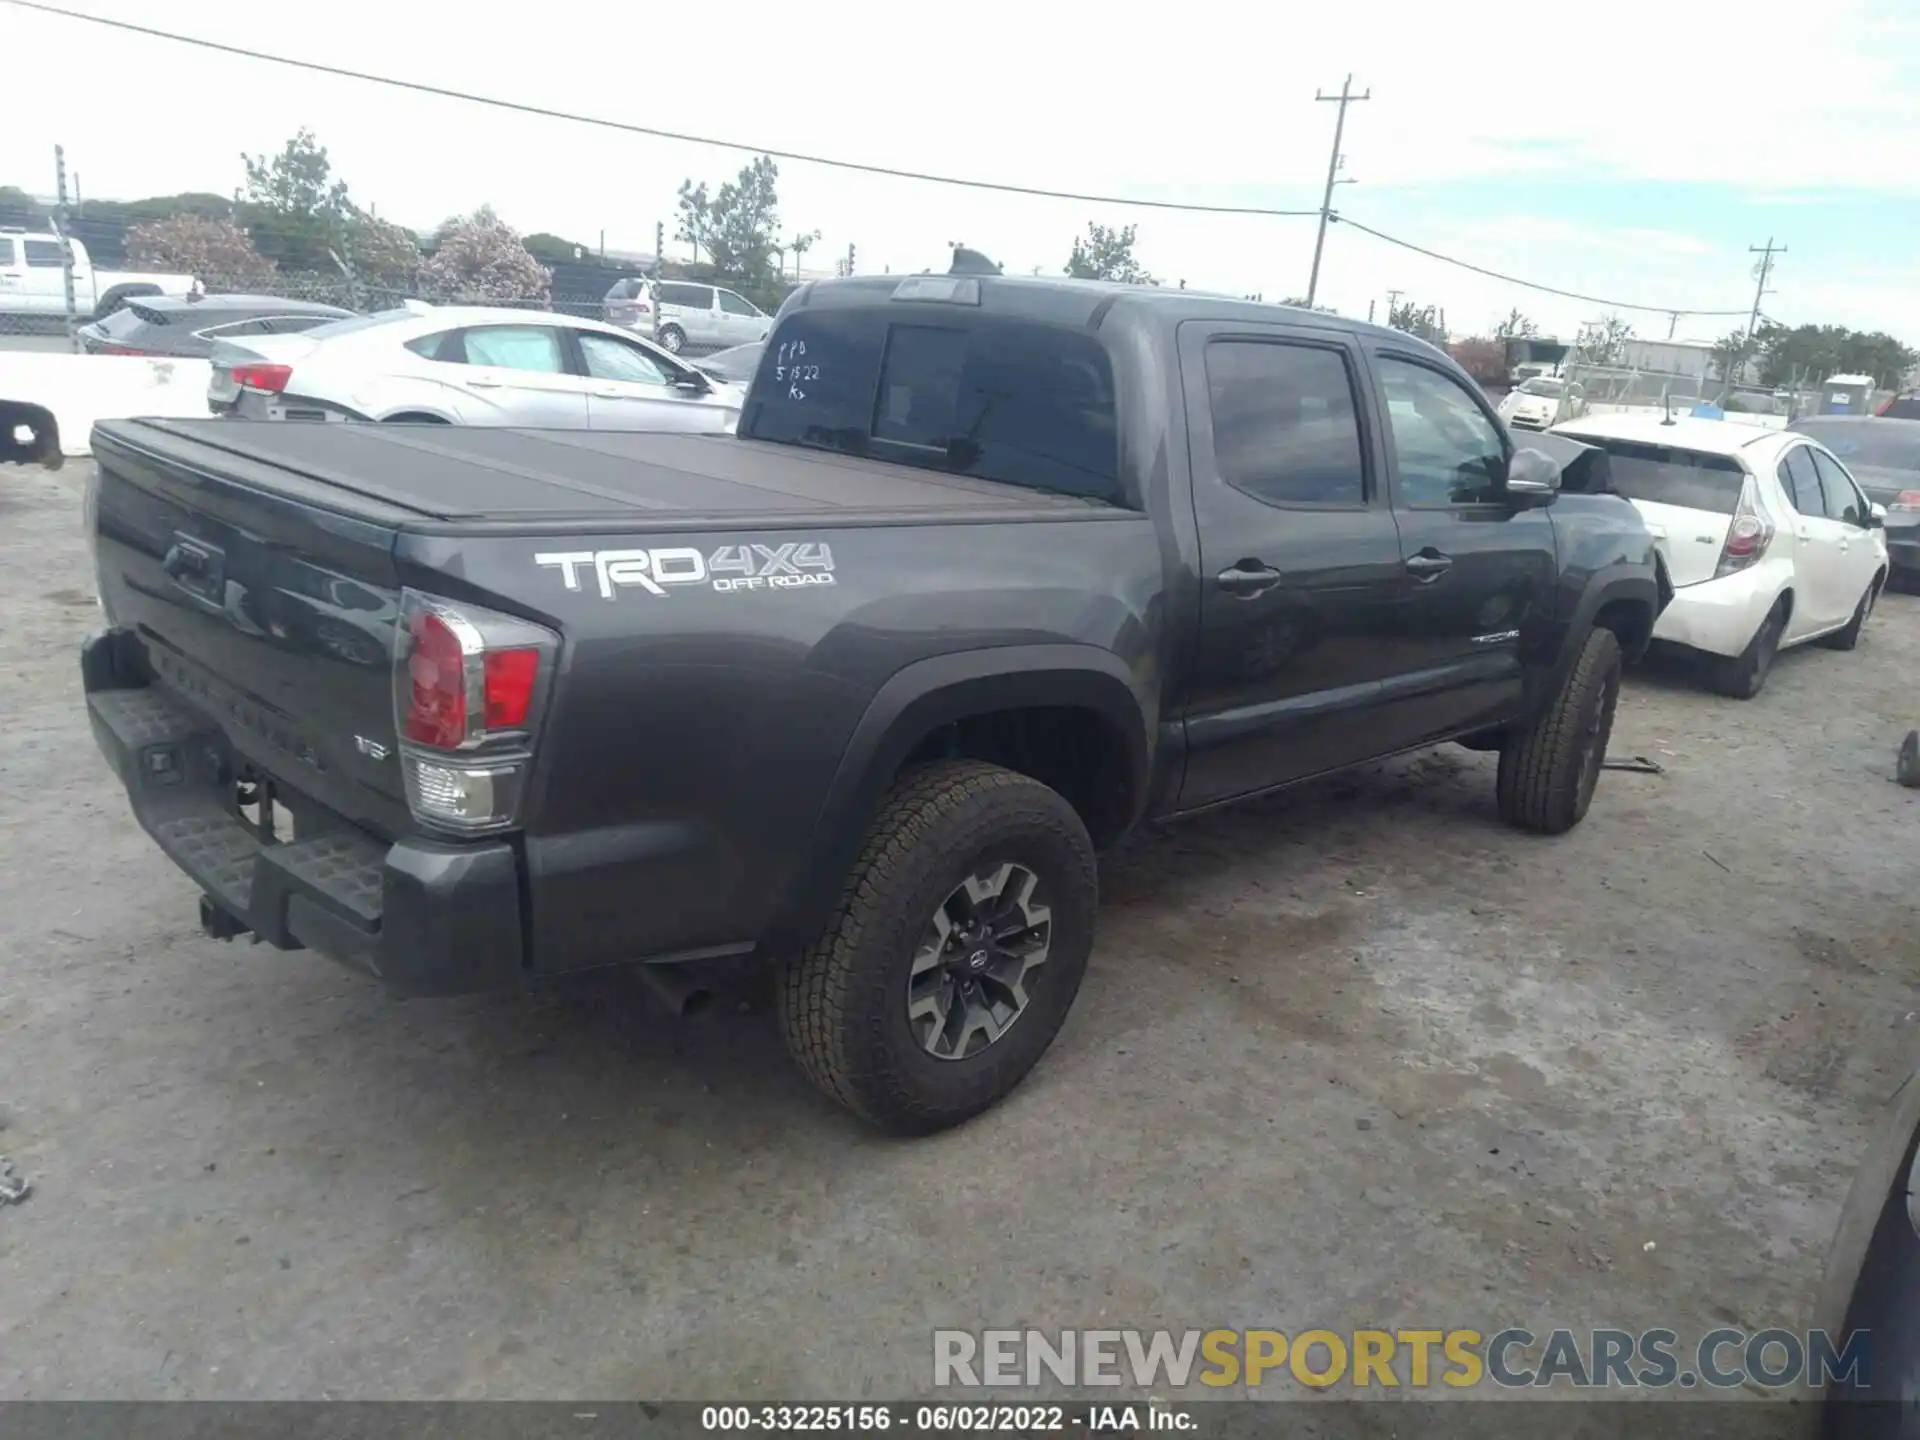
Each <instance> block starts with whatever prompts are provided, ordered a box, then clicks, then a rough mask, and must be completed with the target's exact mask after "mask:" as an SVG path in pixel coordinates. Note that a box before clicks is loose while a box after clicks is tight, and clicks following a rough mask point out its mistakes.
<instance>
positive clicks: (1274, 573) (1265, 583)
mask: <svg viewBox="0 0 1920 1440" xmlns="http://www.w3.org/2000/svg"><path fill="white" fill-rule="evenodd" d="M1214 580H1215V583H1216V584H1218V585H1219V586H1220V588H1221V589H1222V590H1224V591H1226V592H1227V593H1228V594H1229V595H1237V596H1239V597H1240V598H1241V599H1242V600H1248V599H1251V598H1252V597H1254V596H1255V595H1258V594H1260V593H1261V592H1262V591H1263V590H1271V589H1272V588H1273V587H1274V586H1276V585H1278V584H1279V583H1280V572H1279V571H1278V570H1276V569H1274V568H1273V567H1272V566H1271V565H1267V564H1263V563H1262V562H1261V561H1258V560H1241V561H1239V562H1237V563H1236V564H1234V565H1233V566H1232V567H1230V568H1229V569H1226V570H1222V571H1221V572H1220V573H1219V574H1218V575H1217V576H1215V577H1214Z"/></svg>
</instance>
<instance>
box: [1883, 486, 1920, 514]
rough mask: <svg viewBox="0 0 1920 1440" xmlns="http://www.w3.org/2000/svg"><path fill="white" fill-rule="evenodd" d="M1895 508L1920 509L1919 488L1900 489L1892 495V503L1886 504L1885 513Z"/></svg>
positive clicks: (1891, 511)
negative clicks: (1896, 493)
mask: <svg viewBox="0 0 1920 1440" xmlns="http://www.w3.org/2000/svg"><path fill="white" fill-rule="evenodd" d="M1895 510H1920V490H1902V491H1901V492H1900V493H1899V494H1898V495H1896V496H1894V497H1893V503H1892V504H1891V505H1889V506H1887V513H1888V514H1892V513H1893V512H1894V511H1895Z"/></svg>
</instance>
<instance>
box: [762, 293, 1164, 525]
mask: <svg viewBox="0 0 1920 1440" xmlns="http://www.w3.org/2000/svg"><path fill="white" fill-rule="evenodd" d="M908 308H912V309H918V308H919V307H894V308H890V309H886V310H881V309H866V308H860V309H848V310H820V311H800V312H798V313H796V314H795V315H794V316H793V317H791V318H790V319H788V320H787V321H785V322H784V323H783V324H782V325H781V327H780V328H779V329H778V330H777V331H776V332H775V333H774V335H773V337H772V339H771V340H770V341H769V342H768V349H769V350H770V351H771V352H772V353H771V354H769V355H767V356H765V357H763V360H762V362H761V370H760V374H759V382H758V384H757V388H756V390H755V392H754V397H753V399H752V401H751V403H750V404H749V406H748V409H747V412H746V414H745V415H744V416H743V417H742V419H741V422H740V434H741V435H743V436H746V437H748V438H752V439H757V440H772V441H777V442H780V443H782V444H788V445H808V446H814V447H817V448H820V449H826V450H838V451H842V452H845V453H847V454H852V455H867V456H871V457H873V458H875V459H886V460H896V461H901V462H904V463H906V464H910V465H918V466H923V467H925V468H927V469H931V470H944V471H948V472H950V473H953V474H958V475H968V476H973V477H975V478H978V479H983V480H995V481H999V482H1001V483H1003V484H1008V485H1019V486H1023V487H1025V488H1028V489H1033V490H1046V491H1051V492H1055V493H1059V494H1068V495H1080V496H1084V497H1086V498H1088V499H1093V500H1100V501H1104V502H1108V503H1113V504H1125V503H1127V502H1126V500H1125V498H1124V496H1123V491H1122V488H1121V485H1120V467H1119V430H1118V424H1117V418H1116V407H1115V401H1114V385H1113V367H1112V364H1111V362H1110V361H1109V360H1108V358H1107V353H1106V350H1105V349H1104V348H1103V347H1102V346H1101V344H1100V342H1099V341H1098V340H1096V339H1095V338H1094V337H1093V336H1092V335H1090V334H1088V333H1086V332H1085V331H1084V330H1079V329H1069V328H1067V327H1064V326H1056V325H1049V324H1045V323H1041V322H1037V321H1029V320H1022V319H1015V318H1012V317H1008V316H998V315H982V314H980V313H979V312H977V311H967V312H965V313H954V311H953V310H949V309H947V308H945V307H927V309H928V312H929V313H926V314H925V317H924V318H922V317H921V315H919V314H915V315H914V317H913V318H912V319H910V320H909V319H903V318H901V311H902V310H903V309H908Z"/></svg>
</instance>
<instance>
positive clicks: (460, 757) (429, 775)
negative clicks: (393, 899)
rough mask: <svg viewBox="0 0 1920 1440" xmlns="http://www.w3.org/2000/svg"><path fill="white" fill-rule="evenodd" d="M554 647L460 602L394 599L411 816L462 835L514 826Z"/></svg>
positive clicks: (554, 641) (539, 630) (521, 624)
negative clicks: (397, 601) (398, 603)
mask: <svg viewBox="0 0 1920 1440" xmlns="http://www.w3.org/2000/svg"><path fill="white" fill-rule="evenodd" d="M559 653H560V637H559V636H557V635H555V634H554V633H553V632H552V631H550V630H547V629H545V628H544V627H543V626H539V625H535V624H533V623H531V622H530V621H526V620H520V619H516V618H515V617H513V616H511V615H501V614H498V613H496V612H494V611H491V610H483V609H481V608H479V607H478V606H474V605H468V604H465V603H463V602H455V601H449V600H439V599H435V598H432V597H430V596H426V595H421V594H419V593H417V592H416V591H412V590H407V591H403V592H402V593H401V622H400V626H399V634H398V637H397V645H396V649H395V655H394V676H393V700H394V728H395V729H396V730H397V731H398V732H399V735H400V739H401V747H400V765H401V770H402V774H403V776H404V778H405V780H406V786H407V801H408V804H409V805H410V806H411V807H412V810H413V813H414V815H415V816H416V817H417V818H418V819H420V820H422V821H423V822H426V823H428V824H431V825H435V826H439V827H441V828H443V829H448V830H455V831H459V832H462V833H476V832H480V831H486V830H499V829H504V828H508V827H510V826H512V825H513V824H514V823H515V822H516V816H517V812H518V808H519V802H520V795H521V793H522V790H523V788H524V782H525V779H526V774H527V769H528V766H529V764H530V763H531V760H532V747H533V744H534V741H535V739H536V738H537V733H538V730H539V725H540V709H541V696H542V694H543V687H544V682H545V681H546V679H547V677H548V676H550V675H551V674H552V673H553V665H554V661H555V659H556V658H557V656H558V655H559Z"/></svg>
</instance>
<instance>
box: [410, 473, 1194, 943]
mask: <svg viewBox="0 0 1920 1440" xmlns="http://www.w3.org/2000/svg"><path fill="white" fill-rule="evenodd" d="M743 545H744V546H748V547H764V550H755V551H753V554H754V556H755V563H756V564H757V565H760V566H763V567H764V566H765V564H766V563H767V562H766V560H765V558H764V557H765V555H766V554H768V553H771V554H773V555H779V554H781V553H782V550H783V547H788V546H799V545H813V546H817V547H824V552H825V554H826V555H827V556H828V557H829V558H830V561H831V565H832V569H831V571H830V572H825V571H822V570H820V569H818V568H817V567H816V568H814V569H812V570H811V571H808V570H806V569H804V568H803V569H802V570H801V571H800V573H803V574H806V573H811V574H815V575H818V574H823V573H830V575H831V583H806V584H794V585H791V586H790V587H787V588H774V587H771V586H768V587H765V588H758V587H756V588H745V587H741V588H715V586H714V584H713V580H714V578H716V576H718V571H715V572H714V573H713V574H710V575H709V576H708V577H707V579H705V580H701V581H693V582H681V583H670V584H665V585H662V586H661V587H659V588H660V589H661V590H663V591H664V593H661V594H654V593H650V592H649V589H648V588H647V587H645V586H643V585H639V584H611V583H610V584H609V585H607V586H605V587H603V586H602V585H601V584H600V583H599V574H598V571H597V569H596V566H595V564H594V562H593V557H594V556H595V555H600V556H602V557H604V556H605V554H606V552H609V551H618V552H632V551H635V550H650V549H666V548H671V549H676V550H680V551H682V552H692V553H694V554H696V555H698V556H701V557H705V558H706V559H708V560H711V559H713V557H714V556H715V555H716V553H717V552H723V553H725V554H726V555H729V556H731V555H734V554H736V553H737V552H736V551H735V550H734V549H733V547H738V546H743ZM785 553H786V554H787V555H788V556H789V557H790V559H791V558H792V557H794V556H796V555H797V554H798V553H799V552H797V551H793V550H789V551H786V552H785ZM807 553H808V555H809V556H811V557H816V558H817V556H818V555H819V553H820V552H819V551H813V552H807ZM542 555H544V556H547V557H549V563H545V564H543V563H541V562H540V561H539V559H538V558H537V557H538V556H542ZM555 555H571V556H575V557H584V559H580V560H577V561H576V563H574V564H573V565H572V566H571V567H569V566H568V565H566V564H562V563H553V562H552V560H551V557H553V556H555ZM399 558H400V561H401V571H402V575H403V577H409V578H410V583H416V584H418V585H421V586H423V587H426V588H431V589H434V590H437V591H438V592H439V593H442V594H448V595H449V596H450V598H460V597H461V595H462V593H463V592H465V593H467V595H468V598H472V599H475V600H477V601H480V602H482V603H487V604H493V605H496V606H497V605H500V604H501V597H508V598H510V600H511V602H512V603H511V608H513V609H515V610H516V611H519V612H521V613H524V614H527V615H529V616H531V617H533V618H537V619H540V620H542V621H544V622H545V623H547V624H549V625H551V626H553V627H554V628H555V629H557V630H559V631H560V632H561V633H562V634H563V635H564V637H565V642H566V643H565V646H564V651H563V656H562V660H561V671H560V675H559V677H558V681H557V683H556V686H555V689H554V694H553V700H552V704H551V708H550V711H549V716H548V719H547V723H546V726H545V728H544V730H543V732H542V734H541V738H540V745H539V752H538V760H537V763H536V771H535V775H534V777H533V782H532V785H533V788H532V791H531V794H530V796H529V801H530V804H529V811H528V827H527V831H526V835H525V841H524V843H525V847H526V863H527V871H528V874H529V877H530V882H531V883H530V902H531V909H532V920H531V928H532V941H533V944H532V951H533V953H534V954H535V955H536V956H537V957H541V958H540V959H539V960H537V962H536V963H538V964H541V965H543V966H545V967H559V966H564V968H568V969H573V968H582V967H585V966H589V965H595V964H603V963H613V962H618V961H623V960H630V959H636V958H642V957H645V956H659V955H666V954H674V955H685V954H700V953H712V952H718V953H726V952H731V951H739V950H744V949H747V948H750V947H751V945H752V944H753V943H754V942H756V941H758V940H759V939H761V938H762V937H763V936H764V935H766V934H767V933H768V932H769V931H770V930H772V929H777V928H778V927H777V924H776V922H777V921H779V920H780V919H781V917H782V914H783V912H784V910H785V909H786V908H787V907H788V906H789V905H790V904H791V902H792V897H793V896H794V894H795V892H796V890H797V889H799V888H801V887H802V882H803V878H804V875H805V873H806V869H807V865H808V861H809V858H810V855H811V853H812V850H813V848H814V847H815V846H816V845H817V844H819V843H823V842H822V841H821V837H820V835H819V834H818V829H819V827H820V826H821V825H822V823H823V820H822V817H823V813H824V811H825V808H826V803H827V799H828V794H829V791H830V789H831V788H832V787H833V784H834V782H835V779H836V776H837V775H838V774H839V773H840V772H841V771H842V769H843V765H842V761H843V757H844V756H846V755H847V752H848V749H849V744H850V742H851V741H852V740H853V738H854V736H855V733H856V730H857V729H859V727H860V726H861V721H862V717H863V716H865V715H866V714H867V712H868V710H869V708H870V706H872V705H873V703H874V700H875V697H876V696H877V695H878V694H879V693H880V691H881V690H882V687H884V686H885V685H886V684H887V682H888V681H889V680H890V679H891V678H893V677H894V676H896V675H898V674H900V672H902V671H904V670H906V669H907V668H908V667H910V666H913V665H915V664H916V663H917V662H922V661H926V660H929V659H931V658H933V657H946V656H954V655H957V654H963V653H966V652H976V651H992V650H995V649H1002V650H1006V647H1032V646H1049V645H1051V646H1059V645H1070V646H1077V647H1081V648H1082V650H1083V651H1084V652H1085V653H1086V654H1087V656H1088V658H1089V660H1090V661H1092V660H1093V659H1095V658H1098V659H1099V660H1101V661H1103V662H1104V663H1106V664H1107V665H1109V666H1110V667H1112V668H1113V669H1114V670H1115V671H1116V673H1118V674H1119V675H1121V676H1123V677H1124V683H1125V685H1126V687H1127V691H1128V693H1129V694H1130V695H1131V696H1132V699H1133V703H1134V704H1135V705H1137V707H1138V709H1139V712H1140V715H1141V717H1142V718H1141V720H1140V724H1141V726H1142V728H1143V733H1147V734H1150V733H1151V730H1152V722H1153V719H1154V718H1155V717H1157V716H1158V714H1159V711H1160V702H1161V690H1162V677H1161V673H1160V672H1161V666H1160V664H1159V662H1158V649H1159V641H1160V635H1161V631H1162V627H1163V617H1162V613H1161V609H1160V606H1161V602H1162V585H1161V558H1160V541H1159V538H1158V536H1157V534H1156V531H1155V529H1154V525H1153V522H1152V520H1151V519H1149V518H1148V517H1146V516H1144V515H1139V514H1133V513H1130V512H1123V511H1110V512H1096V511H1088V512H1086V515H1085V517H1084V518H1083V517H1082V516H1081V515H1080V514H1079V513H1078V512H1068V514H1066V515H1065V516H1063V517H1062V518H1060V519H1053V518H1051V517H1049V518H1042V519H1036V520H1033V521H1025V522H1019V523H1005V522H998V523H981V524H940V525H911V524H875V525H871V526H868V527H865V528H842V529H831V530H829V529H806V528H797V527H796V528H781V529H742V530H738V531H725V532H721V531H703V532H701V533H674V532H673V531H671V530H668V529H663V530H661V531H657V532H654V533H634V532H621V533H599V534H573V535H566V536H558V537H549V538H546V539H541V540H530V539H527V538H506V537H502V538H497V539H492V538H474V537H473V536H471V535H469V536H467V537H465V538H462V539H457V540H456V539H452V538H448V539H444V540H440V539H433V538H430V537H425V536H409V537H406V538H405V539H403V541H402V547H401V554H400V557H399ZM690 564H691V562H686V561H682V562H679V563H678V566H677V568H678V569H679V571H680V572H681V573H686V572H687V570H688V567H689V565H690ZM670 568H674V567H672V566H670ZM701 568H704V561H703V564H702V567H701ZM569 569H571V572H572V574H573V578H574V582H575V587H576V588H569V587H568V584H567V574H568V572H569ZM719 578H730V577H719ZM1006 653H1007V655H1008V656H1009V657H1011V656H1012V655H1013V654H1014V652H1013V651H1011V650H1006ZM992 663H993V662H992V661H991V660H990V661H989V662H988V664H989V668H991V665H992ZM826 823H833V824H848V823H862V824H863V823H864V817H855V818H853V819H848V818H846V817H836V818H834V819H833V820H832V821H830V822H826Z"/></svg>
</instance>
